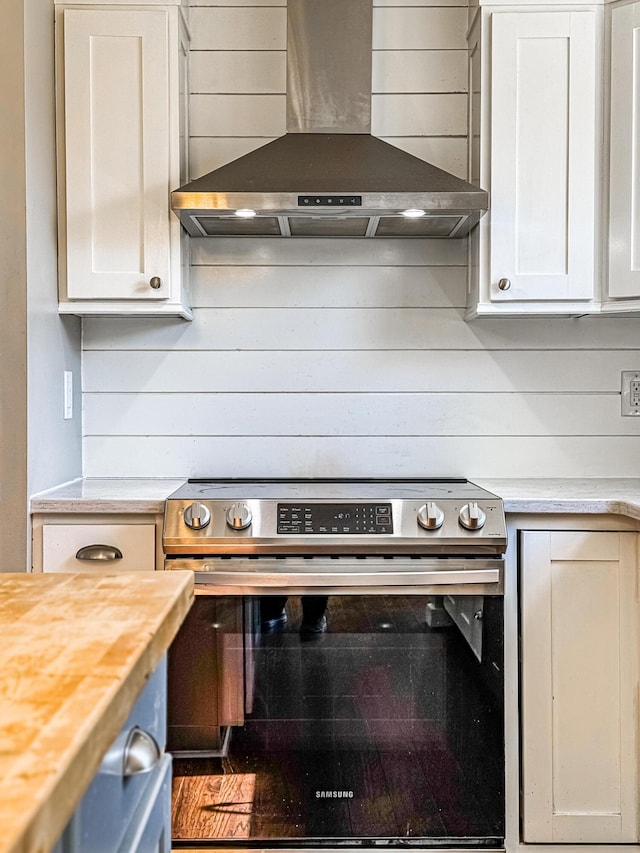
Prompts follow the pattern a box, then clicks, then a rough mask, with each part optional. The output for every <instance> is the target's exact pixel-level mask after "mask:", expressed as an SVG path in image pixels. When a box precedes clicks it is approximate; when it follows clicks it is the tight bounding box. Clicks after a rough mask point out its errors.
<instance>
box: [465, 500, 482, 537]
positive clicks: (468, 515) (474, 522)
mask: <svg viewBox="0 0 640 853" xmlns="http://www.w3.org/2000/svg"><path fill="white" fill-rule="evenodd" d="M486 520H487V514H486V512H485V511H484V510H483V509H480V507H479V506H478V504H477V502H476V501H469V503H468V504H465V505H464V506H463V507H462V509H461V510H460V515H459V516H458V521H459V522H460V524H461V526H462V527H465V528H466V529H467V530H480V528H481V527H484V523H485V521H486Z"/></svg>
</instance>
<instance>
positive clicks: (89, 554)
mask: <svg viewBox="0 0 640 853" xmlns="http://www.w3.org/2000/svg"><path fill="white" fill-rule="evenodd" d="M121 559H122V551H121V550H120V548H116V546H115V545H85V546H84V548H80V550H79V551H78V552H77V554H76V560H104V561H108V560H121Z"/></svg>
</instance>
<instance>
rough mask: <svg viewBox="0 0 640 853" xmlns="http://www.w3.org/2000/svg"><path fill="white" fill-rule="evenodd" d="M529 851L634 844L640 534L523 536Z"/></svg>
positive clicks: (524, 740)
mask: <svg viewBox="0 0 640 853" xmlns="http://www.w3.org/2000/svg"><path fill="white" fill-rule="evenodd" d="M521 536H522V539H521V558H522V562H521V570H520V578H521V631H522V649H521V652H522V685H521V687H522V691H521V695H522V700H521V710H522V717H521V719H522V723H521V745H522V750H521V752H522V808H523V815H522V818H523V820H522V828H523V839H524V841H526V842H534V843H536V842H537V843H541V842H556V843H557V842H566V843H600V844H613V843H621V842H637V841H638V767H637V764H638V760H637V756H638V719H637V706H636V703H637V695H638V627H639V618H638V586H637V574H638V539H639V537H638V534H637V533H632V532H630V533H626V532H625V533H617V532H591V531H526V532H523V533H521Z"/></svg>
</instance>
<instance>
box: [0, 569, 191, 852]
mask: <svg viewBox="0 0 640 853" xmlns="http://www.w3.org/2000/svg"><path fill="white" fill-rule="evenodd" d="M192 600H193V575H192V573H191V572H166V573H165V572H158V573H149V574H148V575H144V574H143V573H141V572H136V573H131V574H129V573H127V574H124V573H122V574H115V573H112V574H107V573H105V574H104V575H100V576H96V575H95V574H92V575H90V576H89V575H81V574H67V575H62V574H50V575H47V574H25V573H20V574H0V636H1V637H2V640H1V642H0V828H1V829H0V853H45V851H49V850H51V848H52V847H53V845H54V844H55V843H56V841H57V840H58V837H59V836H60V834H61V833H62V830H63V829H64V827H65V826H66V824H67V822H68V820H69V818H70V817H71V815H72V814H73V811H74V809H75V808H76V806H77V805H78V803H79V801H80V800H81V798H82V795H83V794H84V792H85V790H86V788H87V787H88V785H89V783H90V782H91V780H92V778H93V776H94V775H95V773H96V771H97V769H98V767H99V766H100V763H101V761H102V758H103V756H104V754H105V753H106V752H107V750H108V748H109V747H110V746H111V743H112V742H113V740H114V739H115V737H116V736H117V735H118V733H119V731H120V729H121V728H122V726H123V724H124V723H125V721H126V719H127V717H128V715H129V712H130V711H131V708H132V706H133V705H134V703H135V701H136V699H137V698H138V696H139V694H140V693H141V691H142V688H143V687H144V685H145V683H146V681H147V679H148V678H149V676H150V675H151V673H152V672H153V671H154V669H155V668H156V666H157V665H158V663H159V662H160V660H161V659H162V657H163V655H164V654H165V652H166V651H167V649H168V647H169V645H170V643H171V641H172V640H173V638H174V637H175V635H176V633H177V631H178V628H179V627H180V625H181V624H182V622H183V620H184V618H185V616H186V614H187V612H188V610H189V608H190V606H191V603H192Z"/></svg>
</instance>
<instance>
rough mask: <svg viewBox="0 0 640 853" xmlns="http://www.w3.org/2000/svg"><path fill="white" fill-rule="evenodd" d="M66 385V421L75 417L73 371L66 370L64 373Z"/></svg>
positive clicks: (64, 415)
mask: <svg viewBox="0 0 640 853" xmlns="http://www.w3.org/2000/svg"><path fill="white" fill-rule="evenodd" d="M63 385H64V414H63V417H64V419H65V421H68V420H70V419H71V418H72V417H73V372H72V371H71V370H65V371H64V374H63Z"/></svg>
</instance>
